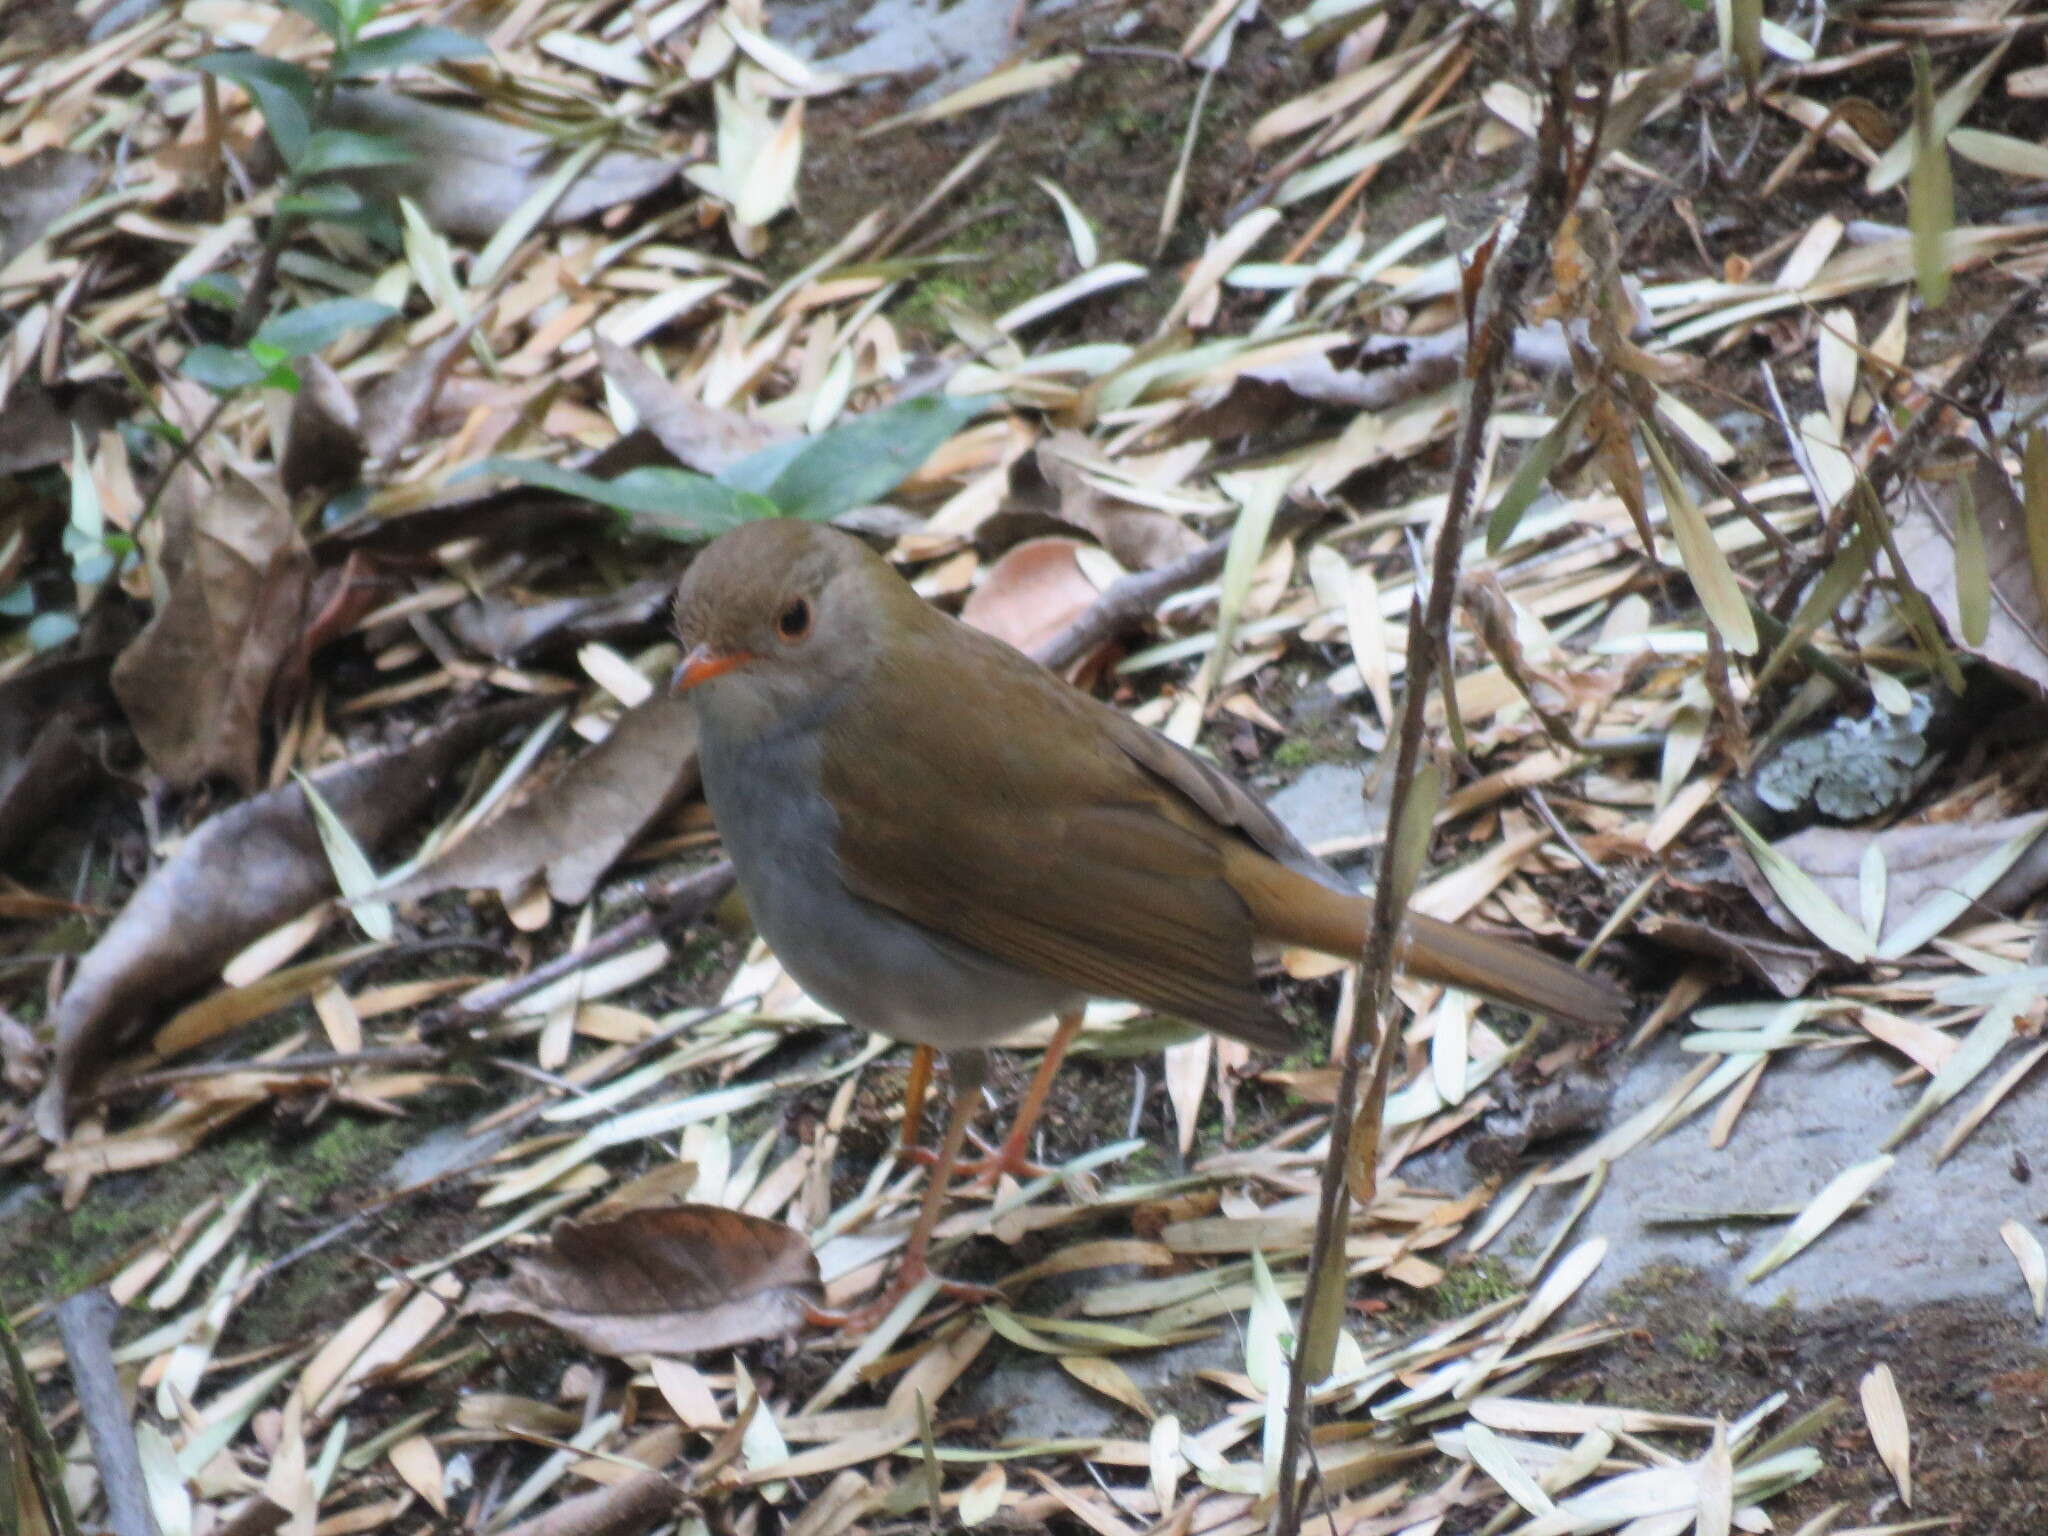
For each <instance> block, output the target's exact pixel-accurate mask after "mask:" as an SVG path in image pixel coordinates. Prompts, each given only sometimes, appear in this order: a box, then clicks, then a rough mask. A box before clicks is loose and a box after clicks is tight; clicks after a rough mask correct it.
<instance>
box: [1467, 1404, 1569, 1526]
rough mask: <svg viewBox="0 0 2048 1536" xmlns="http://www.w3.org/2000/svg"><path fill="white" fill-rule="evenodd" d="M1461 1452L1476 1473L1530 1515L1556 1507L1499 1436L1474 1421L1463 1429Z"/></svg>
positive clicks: (1548, 1511) (1542, 1513) (1545, 1513)
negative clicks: (1474, 1465) (1466, 1453)
mask: <svg viewBox="0 0 2048 1536" xmlns="http://www.w3.org/2000/svg"><path fill="white" fill-rule="evenodd" d="M1465 1449H1466V1450H1468V1451H1470V1452H1471V1453H1472V1460H1473V1461H1474V1462H1475V1463H1477V1464H1478V1467H1479V1470H1480V1471H1482V1472H1484V1473H1485V1474H1486V1475H1487V1476H1488V1477H1490V1478H1492V1479H1493V1480H1494V1481H1495V1482H1496V1483H1498V1484H1500V1491H1501V1492H1502V1493H1504V1494H1506V1495H1507V1496H1508V1497H1509V1498H1511V1499H1513V1500H1514V1501H1515V1502H1516V1503H1517V1504H1519V1505H1521V1506H1522V1508H1524V1509H1525V1510H1527V1511H1528V1512H1529V1513H1530V1514H1532V1515H1547V1514H1549V1513H1551V1511H1553V1510H1555V1509H1556V1508H1557V1505H1556V1503H1555V1502H1554V1501H1553V1500H1552V1499H1551V1497H1550V1495H1549V1494H1547V1493H1545V1492H1544V1491H1543V1490H1542V1489H1541V1488H1539V1487H1537V1486H1536V1479H1535V1478H1533V1477H1531V1476H1530V1475H1529V1472H1528V1469H1527V1468H1525V1467H1524V1466H1523V1465H1522V1464H1521V1463H1520V1462H1519V1461H1517V1460H1515V1458H1514V1456H1513V1454H1512V1453H1511V1452H1510V1451H1509V1450H1508V1448H1507V1446H1506V1445H1505V1444H1503V1443H1502V1441H1501V1438H1500V1436H1499V1435H1496V1434H1495V1433H1494V1432H1493V1431H1492V1430H1490V1429H1488V1428H1487V1427H1486V1426H1485V1425H1484V1424H1480V1423H1477V1422H1474V1423H1468V1424H1467V1425H1466V1426H1465Z"/></svg>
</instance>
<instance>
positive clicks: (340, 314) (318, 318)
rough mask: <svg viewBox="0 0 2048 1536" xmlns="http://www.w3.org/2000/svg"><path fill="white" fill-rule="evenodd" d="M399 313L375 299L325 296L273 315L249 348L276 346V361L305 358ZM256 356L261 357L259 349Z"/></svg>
mask: <svg viewBox="0 0 2048 1536" xmlns="http://www.w3.org/2000/svg"><path fill="white" fill-rule="evenodd" d="M397 313H398V311H397V310H395V309H393V308H392V307H391V306H390V305H389V304H379V303H378V302H377V301H376V300H374V299H323V300H322V301H321V302H319V303H318V304H308V305H306V306H305V307H304V308H301V309H288V310H286V311H285V312H284V313H283V314H281V315H272V316H271V317H270V318H269V319H268V320H266V321H264V322H263V328H262V329H261V330H259V331H257V333H256V336H255V340H254V342H252V343H251V347H250V350H251V351H252V352H253V351H255V349H256V346H257V345H258V344H261V345H262V346H267V347H275V348H277V351H278V358H277V359H274V360H273V361H281V360H282V359H284V358H287V357H304V356H305V355H306V354H307V353H309V352H318V351H319V350H320V349H321V348H323V347H325V346H327V345H328V344H329V343H331V342H333V341H334V340H335V339H336V338H337V337H339V336H340V335H341V334H342V333H343V332H344V331H352V330H355V329H357V328H358V327H359V326H366V325H382V324H383V323H384V322H385V321H386V320H389V319H390V318H391V317H392V316H393V315H395V314H397ZM256 355H257V356H259V357H261V356H262V354H261V353H260V352H258V353H257V354H256Z"/></svg>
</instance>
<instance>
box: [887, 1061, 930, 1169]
mask: <svg viewBox="0 0 2048 1536" xmlns="http://www.w3.org/2000/svg"><path fill="white" fill-rule="evenodd" d="M934 1054H935V1053H934V1052H933V1050H932V1048H931V1047H930V1046H928V1045H920V1046H916V1047H913V1048H912V1050H911V1052H910V1076H909V1077H908V1078H907V1079H906V1080H905V1081H904V1084H903V1134H902V1136H901V1137H900V1138H899V1139H898V1140H897V1143H896V1160H897V1161H898V1162H922V1161H923V1160H924V1159H923V1156H922V1154H923V1151H924V1149H923V1148H922V1147H920V1146H918V1144H917V1138H918V1137H919V1135H921V1134H922V1133H923V1131H924V1096H925V1092H926V1090H927V1089H929V1088H930V1087H931V1085H932V1057H933V1055H934Z"/></svg>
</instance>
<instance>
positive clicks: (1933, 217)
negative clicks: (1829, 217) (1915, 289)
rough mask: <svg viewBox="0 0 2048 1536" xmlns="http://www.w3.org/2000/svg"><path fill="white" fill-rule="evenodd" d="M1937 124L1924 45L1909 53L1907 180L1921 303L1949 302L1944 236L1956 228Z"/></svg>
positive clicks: (1908, 222) (1943, 142) (1909, 224)
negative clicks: (1910, 108)
mask: <svg viewBox="0 0 2048 1536" xmlns="http://www.w3.org/2000/svg"><path fill="white" fill-rule="evenodd" d="M1945 134H1946V130H1944V129H1943V128H1942V127H1941V126H1940V125H1939V123H1938V122H1937V121H1936V107H1935V101H1934V66H1933V65H1932V64H1930V63H1929V62H1928V59H1927V48H1926V46H1925V45H1924V44H1922V45H1920V46H1918V47H1916V48H1914V50H1913V126H1912V129H1911V130H1910V135H1911V138H1912V141H1913V159H1912V162H1911V170H1910V172H1909V174H1908V176H1907V180H1906V227H1907V229H1908V230H1909V231H1910V232H1911V234H1912V237H1913V280H1914V282H1915V283H1916V284H1917V285H1918V286H1919V289H1920V297H1921V299H1922V300H1923V301H1924V302H1925V303H1927V304H1929V305H1939V304H1942V303H1945V302H1947V299H1948V277H1949V261H1948V236H1949V231H1950V230H1951V229H1953V228H1955V223H1956V189H1955V183H1954V181H1953V180H1952V178H1951V176H1950V172H1949V164H1948V144H1947V142H1946V139H1945Z"/></svg>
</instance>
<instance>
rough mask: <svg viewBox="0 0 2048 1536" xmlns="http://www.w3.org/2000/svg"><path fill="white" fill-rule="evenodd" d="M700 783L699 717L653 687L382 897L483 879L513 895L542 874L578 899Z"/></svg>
mask: <svg viewBox="0 0 2048 1536" xmlns="http://www.w3.org/2000/svg"><path fill="white" fill-rule="evenodd" d="M696 787H697V717H696V715H695V713H694V712H693V711H692V709H691V708H690V706H689V703H688V701H686V700H684V699H681V698H678V697H676V696H674V695H672V694H670V693H669V692H667V690H665V689H663V690H660V691H657V692H656V693H654V694H653V695H652V696H651V697H650V698H648V700H647V701H646V702H645V703H643V704H640V705H638V706H636V707H635V708H633V709H629V710H627V711H626V712H625V714H623V715H621V716H620V717H619V720H618V723H617V724H615V725H614V726H613V727H612V730H611V734H610V735H609V736H607V737H606V738H605V739H604V740H603V741H602V742H600V743H599V744H598V745H597V746H595V747H592V748H591V749H590V750H589V751H588V752H585V753H584V754H583V755H582V756H581V757H579V758H578V759H577V760H576V761H575V762H573V763H571V764H570V765H569V766H568V767H567V768H565V769H563V770H562V772H561V774H560V775H559V776H558V777H557V778H556V779H555V780H554V781H553V782H551V783H549V784H547V785H545V786H543V787H542V788H541V789H539V790H538V791H536V792H535V793H534V794H533V795H532V796H531V797H530V798H528V799H527V800H525V801H523V802H522V803H521V804H519V805H516V806H514V807H513V808H512V809H511V810H509V811H507V812H505V814H504V815H502V816H500V817H499V818H498V819H497V820H496V821H494V822H491V823H490V824H489V825H487V826H485V827H483V828H481V829H479V830H478V831H476V832H473V833H471V834H470V835H469V836H468V837H466V838H464V839H463V840H462V841H461V842H460V843H457V844H456V845H455V846H454V847H453V848H451V849H450V850H449V851H448V852H446V853H444V854H442V855H441V856H440V857H439V858H437V859H436V860H435V861H434V862H433V863H432V864H429V865H428V866H427V867H426V868H425V869H424V870H422V871H421V872H420V873H419V874H417V875H415V876H413V877H412V878H411V879H409V880H406V881H404V882H402V883H401V884H399V885H397V886H394V887H393V888H392V889H391V891H389V892H388V893H386V895H385V899H386V900H387V901H410V900H412V899H414V898H415V897H419V896H426V895H430V894H432V893H433V892H435V891H446V890H454V889H457V888H474V887H481V886H488V887H490V888H491V889H493V890H495V891H497V892H498V894H499V895H501V896H502V897H504V898H505V899H506V900H507V901H508V902H509V901H511V900H513V899H515V898H516V897H517V896H518V895H519V893H520V892H522V891H523V890H525V889H526V887H527V886H528V884H529V883H530V882H531V881H532V880H533V879H534V877H535V876H536V875H539V874H545V876H546V878H547V887H548V894H549V895H551V896H553V897H554V899H555V900H557V901H561V902H566V903H568V904H570V905H572V906H574V905H576V904H577V903H579V902H581V901H583V900H584V899H585V898H586V897H588V896H589V895H590V893H591V891H592V890H594V889H595V888H596V886H597V882H598V880H599V879H601V878H602V877H603V875H604V872H605V871H606V870H608V869H610V868H611V867H612V864H613V862H614V861H615V860H616V859H617V858H618V856H619V855H620V854H621V853H622V852H624V851H625V849H626V848H627V847H629V846H630V845H631V844H632V842H633V840H634V839H635V838H636V837H638V836H639V835H640V834H641V832H642V831H643V830H645V829H646V828H647V827H648V826H650V825H651V824H652V823H654V822H655V821H657V820H659V819H660V818H661V817H662V816H663V815H665V814H666V813H667V812H668V811H670V810H672V809H673V808H674V807H675V806H676V805H677V804H679V803H680V802H681V801H682V799H683V797H684V796H686V795H688V794H689V793H690V792H691V791H692V790H694V789H695V788H696Z"/></svg>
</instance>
